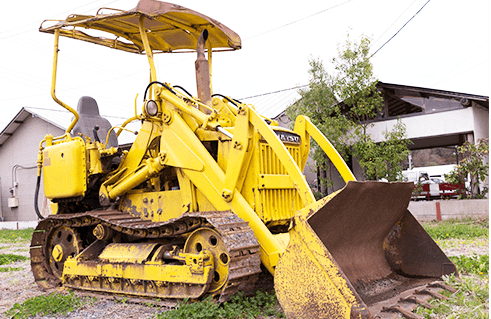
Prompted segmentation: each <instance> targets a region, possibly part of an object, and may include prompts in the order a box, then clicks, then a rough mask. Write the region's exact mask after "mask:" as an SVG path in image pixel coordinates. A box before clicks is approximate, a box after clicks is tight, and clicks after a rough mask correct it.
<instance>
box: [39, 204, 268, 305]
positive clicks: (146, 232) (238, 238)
mask: <svg viewBox="0 0 491 319" xmlns="http://www.w3.org/2000/svg"><path fill="white" fill-rule="evenodd" d="M98 224H101V225H103V226H106V227H109V228H111V229H113V230H114V231H115V232H119V233H122V234H126V235H130V236H133V237H136V238H141V239H142V240H144V239H158V238H167V239H172V238H173V237H175V236H179V235H184V234H186V233H190V232H192V231H194V230H195V229H198V228H199V227H209V228H213V229H214V230H215V231H217V232H218V233H219V234H220V235H221V236H222V240H223V242H224V243H225V245H226V247H227V249H228V251H229V256H230V262H229V275H228V281H227V283H226V287H225V288H224V289H222V290H221V292H220V295H219V300H220V301H226V300H228V299H229V298H230V296H231V295H232V294H234V293H236V292H238V291H243V292H244V293H246V294H247V293H250V292H252V289H253V288H254V284H255V282H256V280H257V277H258V274H259V273H260V272H261V269H260V264H261V261H260V251H259V244H258V242H257V239H256V237H255V236H254V233H253V231H252V230H251V228H250V227H249V225H248V223H247V222H244V221H243V220H242V219H240V218H239V217H238V216H237V215H235V214H234V213H232V212H231V211H221V212H194V213H185V214H183V215H182V216H181V217H180V218H176V219H172V220H170V221H167V222H152V221H149V220H143V219H141V218H137V217H134V216H132V215H130V214H128V213H122V212H120V211H117V210H94V211H88V212H85V213H76V214H61V215H51V216H49V217H48V218H46V219H44V220H42V221H40V222H39V224H38V226H37V227H36V230H35V231H34V234H33V237H32V241H31V247H30V253H31V268H32V272H33V274H34V278H35V281H36V283H37V284H38V285H39V286H40V287H41V288H43V289H49V288H54V287H57V286H60V285H61V280H60V279H59V277H57V276H55V275H54V274H53V272H52V270H51V267H50V261H49V258H50V256H49V249H48V247H47V246H48V242H47V241H48V240H49V236H50V234H51V233H52V232H53V231H54V230H55V229H58V228H59V227H62V226H65V227H69V228H70V229H73V231H74V234H76V231H77V230H81V229H82V228H83V227H90V226H96V225H98ZM76 240H80V238H76ZM146 284H149V283H146ZM150 284H152V285H153V284H155V283H150ZM68 286H70V287H72V288H80V289H87V288H86V287H74V286H73V285H72V284H69V285H68ZM89 290H90V289H89ZM95 290H97V289H95ZM105 292H107V291H105ZM114 293H121V291H114ZM128 293H129V294H131V292H128ZM147 297H153V298H161V297H162V296H158V295H155V296H147Z"/></svg>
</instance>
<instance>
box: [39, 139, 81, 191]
mask: <svg viewBox="0 0 491 319" xmlns="http://www.w3.org/2000/svg"><path fill="white" fill-rule="evenodd" d="M60 173H61V174H60ZM43 178H44V194H45V196H46V197H47V198H49V199H57V198H70V197H79V196H83V195H84V194H85V191H86V189H87V172H86V159H85V143H84V141H83V140H82V139H81V138H79V137H76V138H74V139H73V140H71V141H68V142H63V143H59V144H55V145H51V146H47V147H46V148H45V149H44V150H43Z"/></svg>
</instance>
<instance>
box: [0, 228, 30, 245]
mask: <svg viewBox="0 0 491 319" xmlns="http://www.w3.org/2000/svg"><path fill="white" fill-rule="evenodd" d="M33 231H34V229H32V228H27V229H19V230H10V229H0V243H15V242H26V241H30V240H31V238H32V233H33Z"/></svg>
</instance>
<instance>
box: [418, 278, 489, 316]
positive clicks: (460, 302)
mask: <svg viewBox="0 0 491 319" xmlns="http://www.w3.org/2000/svg"><path fill="white" fill-rule="evenodd" d="M444 281H445V283H447V284H449V285H451V286H452V287H454V288H456V289H457V292H455V293H450V292H448V291H444V292H442V294H443V295H445V296H447V297H448V298H449V299H448V300H446V301H440V300H436V299H433V300H431V301H430V304H432V305H433V306H435V308H432V309H426V308H423V307H418V308H417V309H416V313H417V314H420V315H424V316H425V318H435V317H437V318H461V319H477V318H483V319H484V318H489V314H488V307H487V303H488V300H489V283H488V281H482V280H481V279H480V278H479V277H478V276H462V277H461V278H460V279H457V278H455V276H453V275H452V276H450V277H444Z"/></svg>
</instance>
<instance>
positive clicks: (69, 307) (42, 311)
mask: <svg viewBox="0 0 491 319" xmlns="http://www.w3.org/2000/svg"><path fill="white" fill-rule="evenodd" d="M95 301H96V298H91V297H84V298H80V297H77V296H75V295H74V294H73V292H70V293H69V294H62V293H56V292H53V293H51V294H49V295H46V296H44V295H43V296H37V297H33V298H29V299H27V300H26V301H24V302H23V303H22V304H19V303H16V304H14V306H13V307H12V308H10V309H9V310H8V311H7V312H6V313H5V315H6V316H8V317H10V318H15V319H23V318H28V317H31V316H36V315H38V314H39V315H53V314H57V313H61V314H63V315H66V313H67V312H71V311H73V310H75V309H77V308H79V307H81V306H83V305H86V304H91V303H94V302H95Z"/></svg>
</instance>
